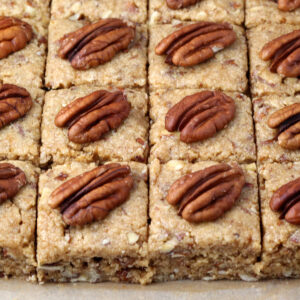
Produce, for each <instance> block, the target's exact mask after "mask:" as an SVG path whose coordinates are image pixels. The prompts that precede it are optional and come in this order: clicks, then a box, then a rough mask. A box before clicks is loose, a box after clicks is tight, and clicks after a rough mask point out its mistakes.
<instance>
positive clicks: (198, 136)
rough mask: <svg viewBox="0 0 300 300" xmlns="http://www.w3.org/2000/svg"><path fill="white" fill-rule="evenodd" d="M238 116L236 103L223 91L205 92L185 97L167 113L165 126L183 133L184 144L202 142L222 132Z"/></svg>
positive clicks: (181, 135) (181, 137)
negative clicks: (236, 114)
mask: <svg viewBox="0 0 300 300" xmlns="http://www.w3.org/2000/svg"><path fill="white" fill-rule="evenodd" d="M234 114H235V104H234V101H233V100H232V99H231V98H230V97H228V96H227V95H225V94H224V93H222V92H212V91H203V92H200V93H196V94H194V95H191V96H187V97H185V98H183V99H182V100H181V101H180V102H179V103H177V104H176V105H174V106H173V107H172V108H171V109H170V110H169V111H168V113H167V115H166V120H165V127H166V129H167V130H168V131H171V132H172V131H176V130H178V131H180V140H181V141H183V142H185V143H193V142H197V141H202V140H204V139H207V138H209V137H211V136H213V135H214V134H215V133H216V132H217V131H219V130H221V129H223V128H224V127H225V126H226V125H227V124H228V123H229V122H230V121H231V120H232V119H233V118H234Z"/></svg>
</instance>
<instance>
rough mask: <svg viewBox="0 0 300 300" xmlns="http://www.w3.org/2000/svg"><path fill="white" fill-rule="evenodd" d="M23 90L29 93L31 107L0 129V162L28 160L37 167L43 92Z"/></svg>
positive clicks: (29, 88)
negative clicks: (5, 160)
mask: <svg viewBox="0 0 300 300" xmlns="http://www.w3.org/2000/svg"><path fill="white" fill-rule="evenodd" d="M23 87H24V86H23ZM24 88H26V89H27V91H28V92H29V93H30V95H31V98H32V102H33V105H32V107H31V109H30V110H29V112H27V113H26V114H25V115H24V116H23V117H22V118H20V119H17V120H15V121H14V122H12V123H10V124H9V125H7V126H5V127H3V128H1V129H0V140H1V143H0V160H3V159H15V160H29V161H32V162H33V163H34V164H35V165H38V164H39V161H40V159H39V157H40V153H39V150H40V138H41V133H40V124H41V119H42V105H43V102H44V94H45V92H44V91H43V90H40V89H37V88H31V87H24Z"/></svg>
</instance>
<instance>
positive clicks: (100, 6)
mask: <svg viewBox="0 0 300 300" xmlns="http://www.w3.org/2000/svg"><path fill="white" fill-rule="evenodd" d="M51 17H52V18H55V19H70V20H73V21H74V20H79V19H81V18H87V19H89V20H91V21H95V20H98V19H103V18H121V19H124V20H129V21H132V22H135V23H145V22H146V18H147V0H106V1H99V0H64V1H61V0H53V1H52V7H51Z"/></svg>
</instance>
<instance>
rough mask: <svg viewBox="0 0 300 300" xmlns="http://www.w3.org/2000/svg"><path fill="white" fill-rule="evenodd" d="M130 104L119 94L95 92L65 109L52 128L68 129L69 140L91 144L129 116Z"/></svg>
mask: <svg viewBox="0 0 300 300" xmlns="http://www.w3.org/2000/svg"><path fill="white" fill-rule="evenodd" d="M129 112H130V103H129V102H128V101H127V99H126V96H125V95H124V94H123V93H122V92H121V91H116V92H108V91H105V90H99V91H95V92H93V93H91V94H89V95H87V96H85V97H82V98H78V99H76V100H75V101H73V102H71V103H70V104H69V105H67V106H66V107H64V108H63V109H62V110H61V111H60V112H59V113H58V114H57V116H56V118H55V125H56V126H58V127H65V126H67V127H68V128H69V132H68V137H69V140H70V141H72V142H74V143H78V144H83V143H90V142H95V141H97V140H100V139H101V137H102V136H103V135H104V134H105V133H107V132H109V131H110V130H113V129H116V128H118V127H119V126H120V125H121V123H122V122H123V121H124V120H125V119H126V118H127V117H128V115H129Z"/></svg>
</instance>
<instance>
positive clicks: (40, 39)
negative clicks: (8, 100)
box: [0, 19, 47, 88]
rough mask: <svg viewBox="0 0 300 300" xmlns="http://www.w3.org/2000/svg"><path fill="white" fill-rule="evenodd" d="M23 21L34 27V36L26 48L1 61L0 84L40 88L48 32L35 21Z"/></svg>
mask: <svg viewBox="0 0 300 300" xmlns="http://www.w3.org/2000/svg"><path fill="white" fill-rule="evenodd" d="M22 20H23V21H25V22H27V23H29V24H30V25H31V26H32V29H33V32H34V36H33V38H32V40H31V41H30V42H29V43H28V44H27V45H26V46H25V48H23V49H21V50H19V51H17V52H14V53H12V54H10V55H9V56H8V57H6V58H2V59H1V60H0V82H3V83H13V84H15V85H19V86H31V87H36V88H40V87H42V77H43V76H44V67H45V60H46V46H47V39H46V38H47V30H46V29H45V28H44V27H43V26H42V25H41V24H40V23H39V22H36V21H35V20H31V19H22Z"/></svg>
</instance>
